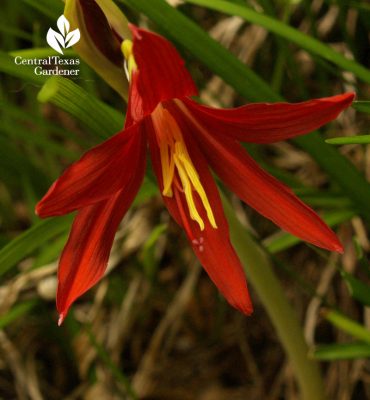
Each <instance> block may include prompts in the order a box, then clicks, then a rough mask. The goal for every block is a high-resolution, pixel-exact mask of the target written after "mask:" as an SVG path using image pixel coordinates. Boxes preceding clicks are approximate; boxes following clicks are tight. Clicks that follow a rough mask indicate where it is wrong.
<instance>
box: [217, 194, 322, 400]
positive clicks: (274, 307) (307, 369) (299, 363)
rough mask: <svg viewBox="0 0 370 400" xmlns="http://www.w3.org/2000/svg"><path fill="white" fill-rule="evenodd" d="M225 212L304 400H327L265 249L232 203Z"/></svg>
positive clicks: (241, 257) (234, 243)
mask: <svg viewBox="0 0 370 400" xmlns="http://www.w3.org/2000/svg"><path fill="white" fill-rule="evenodd" d="M224 209H225V212H226V215H227V218H228V221H229V224H230V234H231V241H232V243H233V245H234V247H235V250H236V251H237V253H238V255H239V257H240V260H241V261H242V263H243V265H244V267H245V271H246V274H247V277H248V279H249V281H250V282H251V284H252V285H253V287H254V289H255V290H256V292H257V293H258V296H259V298H260V300H261V302H262V303H263V305H264V307H265V309H266V311H267V313H268V314H269V317H270V319H271V321H272V323H273V325H274V326H275V329H276V332H277V335H278V337H279V338H280V341H281V343H282V345H283V347H284V349H285V351H286V354H287V356H288V358H289V361H290V363H291V365H292V367H293V371H294V373H295V375H296V379H297V382H298V385H299V388H300V391H301V395H302V396H301V398H302V399H303V400H313V399H315V400H324V399H325V392H324V383H323V380H322V377H321V372H320V368H319V365H318V363H317V362H316V361H313V360H310V359H309V358H308V347H307V344H306V342H305V339H304V336H303V332H302V329H301V326H300V322H299V320H298V317H297V315H296V314H295V312H294V310H293V308H292V307H291V306H290V304H289V302H288V300H287V298H286V296H285V293H284V291H283V288H282V287H281V285H280V283H279V280H278V279H277V277H276V276H275V274H274V272H273V270H272V266H271V263H270V261H269V259H268V257H267V256H266V254H265V253H264V252H263V251H262V249H261V248H260V247H259V246H258V245H257V243H255V242H254V241H253V239H252V238H251V237H250V236H249V235H248V233H247V232H246V230H245V228H244V227H243V226H242V225H241V224H240V222H239V221H238V220H237V219H236V217H235V213H234V212H233V210H232V208H231V206H230V204H229V202H228V201H225V200H224Z"/></svg>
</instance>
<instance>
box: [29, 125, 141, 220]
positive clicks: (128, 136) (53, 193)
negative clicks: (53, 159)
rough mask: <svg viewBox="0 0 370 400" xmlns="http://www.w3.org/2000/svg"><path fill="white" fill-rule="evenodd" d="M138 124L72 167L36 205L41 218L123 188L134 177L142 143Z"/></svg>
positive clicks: (86, 204)
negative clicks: (134, 166)
mask: <svg viewBox="0 0 370 400" xmlns="http://www.w3.org/2000/svg"><path fill="white" fill-rule="evenodd" d="M139 129H140V127H139V125H135V126H132V127H130V128H129V129H126V130H124V131H122V132H120V133H118V134H116V135H115V136H113V137H112V138H110V139H108V140H106V141H105V142H103V143H102V144H100V145H99V146H96V147H94V148H93V149H91V150H90V151H88V152H87V153H85V154H84V155H83V156H82V158H81V159H80V160H79V161H77V162H75V163H74V164H72V165H71V166H70V167H69V168H68V169H67V170H66V171H65V172H64V173H63V174H62V175H61V176H60V177H59V179H58V180H57V181H55V182H54V184H53V185H52V186H51V187H50V189H49V191H48V192H47V193H46V195H45V196H44V197H43V199H42V200H41V201H40V202H39V203H38V204H37V206H36V213H37V214H38V215H39V216H40V217H50V216H53V215H62V214H66V213H69V212H71V211H74V210H76V209H79V208H82V207H86V206H88V205H90V204H94V203H97V202H100V201H102V200H104V199H106V198H107V197H110V196H112V195H113V194H114V193H116V192H117V191H118V190H120V189H122V188H123V187H124V186H125V185H126V184H127V183H128V182H129V181H130V179H131V178H132V176H133V174H134V172H135V171H134V168H133V165H135V164H136V163H137V160H138V157H139V152H140V146H141V141H140V140H139V138H140V134H139Z"/></svg>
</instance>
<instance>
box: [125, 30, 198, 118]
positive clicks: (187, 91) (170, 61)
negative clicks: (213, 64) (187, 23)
mask: <svg viewBox="0 0 370 400" xmlns="http://www.w3.org/2000/svg"><path fill="white" fill-rule="evenodd" d="M130 29H131V31H132V34H133V43H134V45H133V54H134V57H135V61H136V64H137V67H138V68H137V71H134V72H133V74H132V81H131V85H132V86H134V90H133V92H134V93H135V96H130V99H129V103H132V104H131V106H130V109H131V112H132V118H133V120H135V121H139V120H141V119H142V118H143V117H144V116H145V115H148V114H150V113H151V112H152V111H153V110H154V108H155V107H156V106H157V104H158V103H160V102H162V101H165V100H170V99H174V98H180V99H181V98H184V97H187V96H194V95H196V94H197V89H196V87H195V84H194V82H193V79H192V78H191V76H190V74H189V72H188V71H187V70H186V68H185V63H184V60H183V59H182V58H181V57H180V55H179V53H178V52H177V50H176V49H175V47H174V46H173V45H172V44H171V43H170V42H169V41H168V40H166V39H165V38H163V37H162V36H160V35H158V34H156V33H152V32H149V31H147V30H145V29H141V28H138V27H136V26H134V25H130ZM134 75H136V77H134Z"/></svg>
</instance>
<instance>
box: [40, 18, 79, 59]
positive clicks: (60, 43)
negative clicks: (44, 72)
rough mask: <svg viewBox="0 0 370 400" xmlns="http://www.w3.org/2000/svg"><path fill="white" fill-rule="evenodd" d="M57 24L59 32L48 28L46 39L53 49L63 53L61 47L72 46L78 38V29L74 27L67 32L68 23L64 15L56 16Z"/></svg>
mask: <svg viewBox="0 0 370 400" xmlns="http://www.w3.org/2000/svg"><path fill="white" fill-rule="evenodd" d="M57 26H58V29H59V32H60V33H58V32H56V31H54V29H52V28H50V29H49V30H48V33H47V35H46V41H47V42H48V44H49V46H50V47H51V48H53V49H54V50H55V51H57V52H58V53H60V54H64V53H63V49H67V48H68V47H71V46H73V45H74V44H76V43H77V42H78V41H79V40H80V37H81V35H80V30H79V29H75V30H73V31H72V32H69V29H70V24H69V21H68V20H67V18H66V17H65V16H64V15H61V16H60V17H59V18H58V21H57Z"/></svg>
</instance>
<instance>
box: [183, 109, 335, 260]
mask: <svg viewBox="0 0 370 400" xmlns="http://www.w3.org/2000/svg"><path fill="white" fill-rule="evenodd" d="M183 110H184V109H183ZM185 113H186V115H187V118H188V120H187V121H185V120H184V122H183V124H185V123H187V122H189V121H192V122H191V124H192V127H193V130H195V131H196V132H197V135H196V136H195V137H196V138H197V140H198V143H199V145H200V146H201V148H202V150H203V153H204V154H205V156H206V159H207V161H208V162H209V163H210V165H211V167H212V169H213V170H214V171H215V172H216V174H217V175H218V176H219V177H220V178H221V180H222V181H223V182H224V183H225V184H226V185H227V186H228V187H229V188H230V189H231V190H232V191H233V192H234V193H235V194H236V195H237V196H238V197H240V198H241V199H242V200H243V201H244V202H245V203H247V204H248V205H250V206H251V207H253V208H254V209H255V210H257V211H258V212H259V213H260V214H262V215H263V216H265V217H266V218H268V219H270V220H271V221H273V222H274V223H275V224H276V225H278V226H280V227H281V228H282V229H284V230H286V231H288V232H290V233H292V234H293V235H295V236H298V237H299V238H301V239H303V240H305V241H307V242H310V243H312V244H314V245H316V246H318V247H322V248H324V249H327V250H332V251H338V252H343V247H342V245H341V244H340V242H339V240H338V238H337V237H336V235H335V234H334V232H333V231H332V230H331V229H330V228H329V227H328V226H327V225H326V224H325V223H324V222H323V221H322V220H321V219H320V217H319V216H318V215H317V214H316V213H315V212H314V211H313V210H312V209H311V208H309V207H308V206H307V205H306V204H304V203H303V202H302V201H301V200H299V199H298V197H297V196H295V195H294V193H293V192H292V191H291V190H290V189H289V188H288V187H286V186H285V185H283V184H282V183H281V182H279V181H278V180H276V179H275V178H274V177H272V176H271V175H270V174H268V173H267V172H265V171H264V170H262V169H261V168H260V167H259V166H258V164H257V163H256V162H255V161H254V160H253V159H252V158H251V157H250V156H249V155H248V153H247V152H246V151H245V149H244V148H243V147H242V146H241V145H240V144H239V143H237V142H236V141H235V140H233V139H229V138H225V137H221V136H220V137H217V138H215V137H214V136H212V135H211V134H210V133H208V132H207V131H206V130H205V129H204V128H203V127H202V126H201V125H200V124H199V122H198V121H196V120H195V119H194V116H192V115H190V114H189V111H186V109H185Z"/></svg>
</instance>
